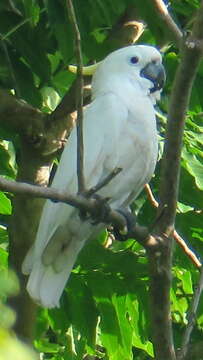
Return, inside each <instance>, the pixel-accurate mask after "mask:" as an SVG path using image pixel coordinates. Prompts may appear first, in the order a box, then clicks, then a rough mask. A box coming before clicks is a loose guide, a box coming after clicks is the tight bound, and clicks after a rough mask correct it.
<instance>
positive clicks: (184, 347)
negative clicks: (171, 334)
mask: <svg viewBox="0 0 203 360" xmlns="http://www.w3.org/2000/svg"><path fill="white" fill-rule="evenodd" d="M202 291H203V268H202V269H201V273H200V279H199V283H198V284H197V287H196V289H195V291H194V295H193V299H192V302H191V305H190V309H189V312H188V316H187V318H188V324H187V326H186V329H185V332H184V334H183V338H182V344H181V350H180V351H179V353H178V360H184V359H185V357H186V355H187V352H188V347H189V343H190V336H191V333H192V330H193V328H194V325H195V322H196V321H195V320H196V313H197V308H198V304H199V301H200V297H201V294H202Z"/></svg>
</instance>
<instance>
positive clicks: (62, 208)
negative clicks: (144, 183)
mask: <svg viewBox="0 0 203 360" xmlns="http://www.w3.org/2000/svg"><path fill="white" fill-rule="evenodd" d="M115 114H117V115H116V117H115ZM127 118H128V110H127V108H126V107H125V105H124V104H123V103H122V102H121V101H119V99H117V97H116V95H114V94H113V93H112V94H111V93H110V94H106V95H103V96H100V97H98V98H97V99H95V100H94V101H93V102H92V103H91V105H89V107H88V108H87V109H86V111H85V114H84V166H85V180H86V185H87V187H88V188H89V187H92V186H95V185H96V184H97V182H98V181H99V180H101V179H102V178H103V177H105V176H106V175H107V174H108V173H109V172H111V171H112V170H113V169H114V168H115V167H116V166H117V164H118V160H119V159H118V151H117V150H118V149H119V141H120V135H121V133H122V131H123V128H124V127H125V122H126V121H127ZM76 145H77V138H76V129H74V130H73V132H72V134H71V136H70V138H69V140H68V143H67V145H66V147H65V149H64V152H63V154H62V157H61V160H60V164H59V166H58V169H57V172H56V175H55V177H54V180H53V183H52V187H54V188H57V189H60V190H64V191H67V192H68V193H76V192H77V170H76V148H77V146H76ZM92 231H93V230H92V226H91V225H90V224H89V223H86V222H83V223H82V222H81V221H80V219H79V217H78V212H77V211H76V210H75V209H74V208H72V207H70V206H68V205H66V204H62V203H53V202H52V201H50V200H47V201H46V204H45V206H44V210H43V213H42V217H41V221H40V225H39V229H38V233H37V238H36V242H35V245H34V250H33V251H30V253H28V256H27V257H26V258H25V261H24V264H23V272H24V273H29V272H31V274H30V278H29V281H28V291H29V292H30V294H31V296H32V297H33V298H34V299H35V300H36V301H38V302H40V303H42V304H43V305H44V306H47V307H53V306H57V305H58V301H59V298H60V296H61V293H62V291H63V288H64V286H65V283H66V281H67V279H68V277H69V275H70V272H71V270H72V267H73V265H74V263H75V260H76V258H77V255H78V253H79V251H80V250H81V248H82V246H83V245H84V242H85V241H86V240H87V238H89V236H90V235H91V232H92Z"/></svg>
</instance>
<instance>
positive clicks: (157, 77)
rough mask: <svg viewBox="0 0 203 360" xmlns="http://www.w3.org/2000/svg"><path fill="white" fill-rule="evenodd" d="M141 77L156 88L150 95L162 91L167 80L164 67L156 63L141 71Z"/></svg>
mask: <svg viewBox="0 0 203 360" xmlns="http://www.w3.org/2000/svg"><path fill="white" fill-rule="evenodd" d="M140 75H141V76H142V77H145V78H146V79H148V80H150V81H151V82H152V83H153V85H154V86H153V87H152V88H151V89H150V93H153V92H155V91H157V90H161V89H162V88H163V86H164V83H165V80H166V73H165V70H164V67H163V65H162V64H157V63H155V62H151V63H149V64H147V65H146V66H145V67H144V69H142V70H141V72H140Z"/></svg>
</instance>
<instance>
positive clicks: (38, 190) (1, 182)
mask: <svg viewBox="0 0 203 360" xmlns="http://www.w3.org/2000/svg"><path fill="white" fill-rule="evenodd" d="M0 190H2V191H6V192H11V193H13V194H18V195H29V196H30V197H36V198H43V199H50V200H52V201H53V202H62V203H65V204H68V205H70V206H73V207H75V208H77V209H80V210H81V211H85V212H87V213H89V214H90V215H92V216H94V215H95V208H96V207H97V200H96V199H91V198H88V199H87V198H85V197H84V196H81V195H80V194H78V195H73V194H67V193H66V192H64V191H60V190H58V189H54V188H52V187H48V188H45V187H42V186H37V185H30V184H27V183H23V182H17V181H11V180H7V179H5V178H3V177H1V176H0ZM106 222H107V224H113V225H114V226H115V227H117V228H118V229H123V228H124V227H125V226H126V220H125V218H124V217H123V216H122V215H121V214H120V213H119V212H117V211H114V210H112V209H109V212H108V215H107V216H106ZM133 231H134V232H133V236H134V237H135V238H136V239H137V240H138V241H140V242H142V241H144V240H145V239H146V237H147V236H148V231H147V229H146V228H145V227H142V226H139V225H137V226H135V227H134V230H133ZM144 244H145V241H144Z"/></svg>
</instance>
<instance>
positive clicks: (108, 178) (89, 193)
mask: <svg viewBox="0 0 203 360" xmlns="http://www.w3.org/2000/svg"><path fill="white" fill-rule="evenodd" d="M121 171H122V168H115V169H114V170H113V171H112V172H111V173H110V174H109V175H107V176H106V177H105V178H104V179H103V180H101V181H100V182H98V184H97V185H96V186H94V187H92V188H91V189H89V190H88V191H87V192H86V196H87V197H89V196H92V195H93V194H95V193H96V192H97V191H99V190H101V189H102V188H103V187H104V186H106V185H107V184H108V183H109V182H110V181H111V180H112V179H114V178H115V176H116V175H118V174H119V173H120V172H121Z"/></svg>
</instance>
